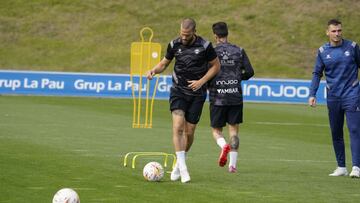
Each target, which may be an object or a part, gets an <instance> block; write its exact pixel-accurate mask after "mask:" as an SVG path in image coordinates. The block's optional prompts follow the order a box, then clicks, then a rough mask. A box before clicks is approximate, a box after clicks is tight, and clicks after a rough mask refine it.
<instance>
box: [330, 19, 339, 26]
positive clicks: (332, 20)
mask: <svg viewBox="0 0 360 203" xmlns="http://www.w3.org/2000/svg"><path fill="white" fill-rule="evenodd" d="M329 25H341V21H340V20H338V19H335V18H334V19H331V20H329V21H328V26H329Z"/></svg>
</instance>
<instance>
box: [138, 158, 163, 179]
mask: <svg viewBox="0 0 360 203" xmlns="http://www.w3.org/2000/svg"><path fill="white" fill-rule="evenodd" d="M143 175H144V178H145V179H146V180H148V181H160V180H161V179H162V178H163V177H164V168H163V167H162V166H161V164H159V163H158V162H155V161H153V162H149V163H148V164H146V165H145V167H144V169H143Z"/></svg>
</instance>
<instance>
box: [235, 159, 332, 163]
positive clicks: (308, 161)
mask: <svg viewBox="0 0 360 203" xmlns="http://www.w3.org/2000/svg"><path fill="white" fill-rule="evenodd" d="M239 160H243V161H264V162H266V161H273V162H299V163H305V162H307V163H333V162H335V161H329V160H311V159H239Z"/></svg>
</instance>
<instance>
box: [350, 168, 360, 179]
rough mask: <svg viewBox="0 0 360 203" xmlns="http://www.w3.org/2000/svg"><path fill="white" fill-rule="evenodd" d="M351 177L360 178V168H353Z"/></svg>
mask: <svg viewBox="0 0 360 203" xmlns="http://www.w3.org/2000/svg"><path fill="white" fill-rule="evenodd" d="M350 177H352V178H360V168H359V167H357V166H353V167H352V171H351V173H350Z"/></svg>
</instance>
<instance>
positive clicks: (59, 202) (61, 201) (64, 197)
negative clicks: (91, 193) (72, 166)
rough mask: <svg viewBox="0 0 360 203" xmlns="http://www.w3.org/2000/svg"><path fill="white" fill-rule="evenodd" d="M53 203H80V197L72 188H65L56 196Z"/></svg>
mask: <svg viewBox="0 0 360 203" xmlns="http://www.w3.org/2000/svg"><path fill="white" fill-rule="evenodd" d="M52 202H53V203H80V198H79V195H78V194H77V193H76V192H75V191H74V190H73V189H70V188H63V189H61V190H59V191H57V193H56V194H55V195H54V198H53V201H52Z"/></svg>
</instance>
